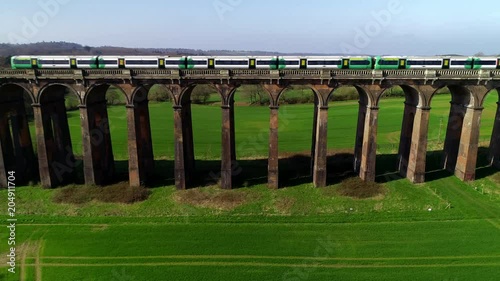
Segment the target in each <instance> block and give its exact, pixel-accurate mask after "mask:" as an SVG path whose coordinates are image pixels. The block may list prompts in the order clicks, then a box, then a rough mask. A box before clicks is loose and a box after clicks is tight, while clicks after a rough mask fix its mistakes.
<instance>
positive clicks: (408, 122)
mask: <svg viewBox="0 0 500 281" xmlns="http://www.w3.org/2000/svg"><path fill="white" fill-rule="evenodd" d="M416 111H417V106H416V105H414V104H409V103H407V102H406V103H405V110H404V114H403V124H402V127H401V136H400V138H399V151H398V171H399V173H400V174H401V175H402V176H403V177H406V175H407V171H408V164H409V160H410V159H409V157H410V150H411V144H412V139H413V126H414V121H415V114H416Z"/></svg>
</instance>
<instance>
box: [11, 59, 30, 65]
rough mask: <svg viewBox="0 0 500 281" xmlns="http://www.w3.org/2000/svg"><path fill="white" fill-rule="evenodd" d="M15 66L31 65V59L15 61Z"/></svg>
mask: <svg viewBox="0 0 500 281" xmlns="http://www.w3.org/2000/svg"><path fill="white" fill-rule="evenodd" d="M14 64H24V65H29V64H31V61H30V60H29V59H27V60H19V59H17V60H16V59H15V60H14Z"/></svg>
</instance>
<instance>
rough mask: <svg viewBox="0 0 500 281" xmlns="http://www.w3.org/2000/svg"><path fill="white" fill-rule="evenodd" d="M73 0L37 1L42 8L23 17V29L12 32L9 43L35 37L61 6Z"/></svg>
mask: <svg viewBox="0 0 500 281" xmlns="http://www.w3.org/2000/svg"><path fill="white" fill-rule="evenodd" d="M71 1H72V0H39V1H38V2H37V4H38V6H39V7H40V9H39V10H38V11H37V12H35V13H34V14H33V15H32V16H31V17H22V18H21V21H22V23H21V25H20V26H21V30H20V31H19V32H10V33H9V34H8V35H7V36H8V40H9V43H11V44H21V43H27V42H29V40H30V39H32V38H33V37H35V36H36V35H37V34H38V32H39V31H40V29H42V28H44V27H45V26H47V24H49V22H50V20H51V19H52V18H54V17H55V16H57V15H58V14H59V12H60V11H61V7H62V6H64V5H66V4H68V3H69V2H71Z"/></svg>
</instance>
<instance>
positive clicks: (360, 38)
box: [340, 0, 403, 54]
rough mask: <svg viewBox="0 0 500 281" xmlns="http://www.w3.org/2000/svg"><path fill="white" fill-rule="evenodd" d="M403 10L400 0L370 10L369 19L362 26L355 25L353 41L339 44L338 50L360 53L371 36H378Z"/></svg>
mask: <svg viewBox="0 0 500 281" xmlns="http://www.w3.org/2000/svg"><path fill="white" fill-rule="evenodd" d="M402 12H403V7H402V5H401V2H400V0H390V1H389V2H388V3H387V7H386V8H385V9H382V10H380V11H372V12H371V13H370V14H371V20H370V21H368V22H367V23H366V24H365V25H364V27H363V28H359V27H356V28H355V29H354V33H355V35H354V38H353V42H352V44H351V43H346V42H342V43H341V44H340V50H341V51H342V52H343V53H344V54H361V53H363V52H362V50H363V49H365V48H366V47H368V46H369V45H370V43H371V42H372V40H373V38H375V37H377V36H379V35H380V34H381V33H382V31H383V30H384V28H387V27H388V26H389V25H390V24H391V23H392V20H393V18H394V16H396V15H399V14H401V13H402Z"/></svg>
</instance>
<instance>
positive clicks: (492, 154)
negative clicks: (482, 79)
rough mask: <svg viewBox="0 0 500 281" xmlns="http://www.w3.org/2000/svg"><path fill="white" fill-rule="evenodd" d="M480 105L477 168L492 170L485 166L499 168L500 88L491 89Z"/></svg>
mask: <svg viewBox="0 0 500 281" xmlns="http://www.w3.org/2000/svg"><path fill="white" fill-rule="evenodd" d="M482 106H483V108H484V109H483V113H482V116H481V128H480V137H479V151H478V160H477V168H478V170H485V171H488V172H493V171H492V170H491V169H487V168H488V167H491V166H493V167H494V168H496V169H500V88H496V89H494V90H491V91H490V92H489V93H488V94H487V95H486V97H485V99H484V100H483V101H482ZM479 176H481V175H479Z"/></svg>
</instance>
